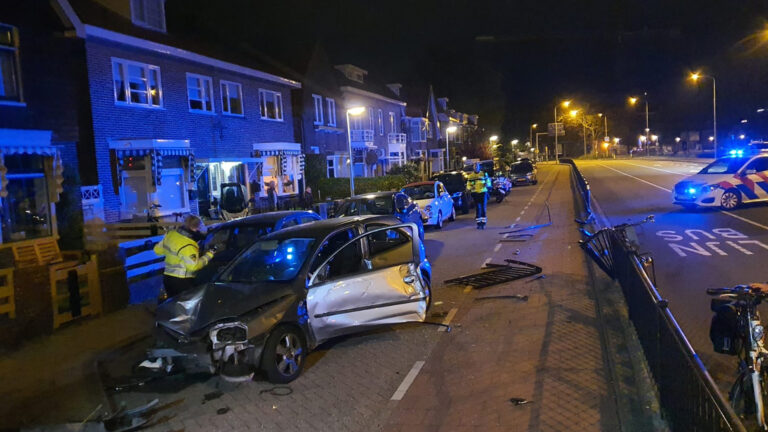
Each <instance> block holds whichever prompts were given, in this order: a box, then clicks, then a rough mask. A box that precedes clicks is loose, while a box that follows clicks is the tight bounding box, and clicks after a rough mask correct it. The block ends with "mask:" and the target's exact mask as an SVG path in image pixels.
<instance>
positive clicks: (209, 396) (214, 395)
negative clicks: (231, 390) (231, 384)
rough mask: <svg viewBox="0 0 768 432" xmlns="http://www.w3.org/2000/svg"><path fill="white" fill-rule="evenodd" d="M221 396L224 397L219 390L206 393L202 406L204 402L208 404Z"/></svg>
mask: <svg viewBox="0 0 768 432" xmlns="http://www.w3.org/2000/svg"><path fill="white" fill-rule="evenodd" d="M222 396H224V393H222V392H221V390H214V391H212V392H210V393H206V394H204V395H203V404H205V403H206V402H210V401H212V400H215V399H218V398H220V397H222Z"/></svg>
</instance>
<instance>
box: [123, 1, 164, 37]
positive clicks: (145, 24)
mask: <svg viewBox="0 0 768 432" xmlns="http://www.w3.org/2000/svg"><path fill="white" fill-rule="evenodd" d="M138 2H142V3H144V10H145V11H146V10H147V6H146V4H147V3H148V2H157V3H159V6H160V15H161V16H160V18H161V19H160V21H161V22H162V23H163V26H162V27H155V26H154V25H152V24H150V23H148V22H147V20H146V18H147V17H146V16H143V17H140V16H138V15H137V14H138V11H137V10H136V7H135V6H136V3H138ZM131 21H132V22H133V23H134V24H136V25H137V26H141V27H145V28H148V29H152V30H158V31H161V32H165V31H166V24H165V0H131Z"/></svg>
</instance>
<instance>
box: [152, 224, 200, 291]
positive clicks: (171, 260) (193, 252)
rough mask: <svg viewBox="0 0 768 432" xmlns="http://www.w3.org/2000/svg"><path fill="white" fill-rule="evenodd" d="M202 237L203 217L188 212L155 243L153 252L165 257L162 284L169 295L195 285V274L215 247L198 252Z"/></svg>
mask: <svg viewBox="0 0 768 432" xmlns="http://www.w3.org/2000/svg"><path fill="white" fill-rule="evenodd" d="M204 238H205V225H204V224H203V221H202V219H200V218H199V217H197V216H194V215H189V216H187V217H186V219H184V224H183V225H182V226H181V227H179V228H178V229H177V230H175V231H171V232H169V233H168V234H166V235H165V237H163V239H162V240H160V242H158V243H157V244H156V245H155V249H154V251H155V253H156V254H158V255H160V256H164V257H165V272H164V273H163V286H164V288H165V292H166V294H167V295H168V297H175V296H177V295H179V294H181V293H182V292H184V291H186V290H188V289H190V288H192V287H193V285H194V280H195V274H197V272H198V271H199V270H200V269H202V268H203V267H205V266H206V265H207V264H208V261H210V260H211V258H213V254H214V253H215V250H212V251H208V252H206V253H205V255H203V256H200V247H199V246H198V244H197V242H198V241H200V240H202V239H204Z"/></svg>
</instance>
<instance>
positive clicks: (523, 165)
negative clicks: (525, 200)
mask: <svg viewBox="0 0 768 432" xmlns="http://www.w3.org/2000/svg"><path fill="white" fill-rule="evenodd" d="M509 177H510V180H512V184H513V185H515V186H518V185H525V184H532V185H535V184H536V183H538V182H539V180H538V178H536V165H534V164H532V163H531V162H529V161H520V162H515V163H513V164H512V165H511V166H510V167H509Z"/></svg>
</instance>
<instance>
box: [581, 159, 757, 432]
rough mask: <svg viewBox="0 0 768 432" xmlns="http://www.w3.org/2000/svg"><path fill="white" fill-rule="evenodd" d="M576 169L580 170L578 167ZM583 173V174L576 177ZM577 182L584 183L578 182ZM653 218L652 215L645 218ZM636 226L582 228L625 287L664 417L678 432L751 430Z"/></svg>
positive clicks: (587, 245)
mask: <svg viewBox="0 0 768 432" xmlns="http://www.w3.org/2000/svg"><path fill="white" fill-rule="evenodd" d="M573 170H574V171H578V168H577V167H576V166H575V165H573ZM580 177H581V174H580V173H578V172H577V173H576V175H575V176H574V178H580ZM577 186H578V187H579V188H581V187H582V186H581V185H580V184H578V182H577ZM584 195H586V196H588V194H584V193H582V196H584ZM587 207H588V204H587ZM649 221H652V217H649V218H646V220H645V221H643V222H649ZM641 223H642V222H641ZM635 225H638V224H625V225H621V226H617V227H614V228H604V229H602V230H600V231H598V232H597V233H595V234H590V233H589V232H587V231H586V230H585V229H583V228H582V232H583V233H584V234H585V235H586V237H587V238H586V240H584V241H583V242H582V247H583V248H584V250H585V251H586V252H587V253H588V254H589V255H590V256H591V257H592V258H593V259H594V260H595V261H596V262H597V264H598V265H599V266H600V268H602V269H603V270H604V271H605V272H606V273H608V275H610V276H611V277H612V278H614V279H615V280H617V281H618V282H619V284H620V285H621V289H622V292H623V293H624V298H625V299H626V302H627V308H628V311H629V319H630V320H631V321H632V323H633V325H634V327H635V330H636V331H637V336H638V339H639V340H640V344H641V345H642V347H643V352H644V353H645V358H646V360H647V362H648V366H649V368H650V370H651V373H652V375H653V378H654V381H655V382H656V386H657V388H658V392H659V399H660V402H661V409H662V414H663V416H664V418H665V419H666V420H667V421H668V423H669V425H670V426H671V428H672V430H675V431H686V432H687V431H739V432H742V431H746V429H745V427H744V425H743V424H742V423H741V421H740V420H739V418H738V416H737V415H736V414H735V412H734V411H733V409H732V407H731V406H730V404H729V403H728V402H727V401H726V400H725V398H724V397H723V395H722V394H721V393H720V390H719V389H718V387H717V385H716V384H715V382H714V381H713V380H712V377H711V376H710V375H709V372H707V369H706V367H704V364H703V363H702V362H701V359H700V358H699V356H698V354H696V351H694V349H693V347H692V346H691V344H690V343H689V342H688V339H687V338H686V337H685V334H684V333H683V331H682V329H681V328H680V326H679V325H678V324H677V320H676V319H675V317H674V315H673V314H672V312H671V311H670V310H669V304H668V302H667V300H665V299H663V298H662V297H661V295H660V294H659V292H658V291H657V289H656V286H655V285H654V283H653V281H652V279H651V277H649V274H648V271H647V270H648V269H649V268H651V266H652V260H650V258H649V257H647V256H643V255H641V254H639V253H638V252H637V240H636V238H635V237H634V226H635ZM651 274H653V273H651Z"/></svg>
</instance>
